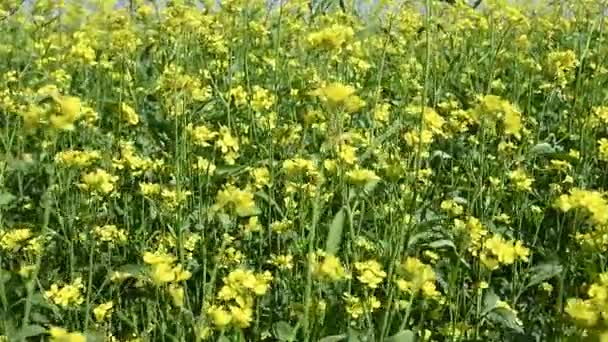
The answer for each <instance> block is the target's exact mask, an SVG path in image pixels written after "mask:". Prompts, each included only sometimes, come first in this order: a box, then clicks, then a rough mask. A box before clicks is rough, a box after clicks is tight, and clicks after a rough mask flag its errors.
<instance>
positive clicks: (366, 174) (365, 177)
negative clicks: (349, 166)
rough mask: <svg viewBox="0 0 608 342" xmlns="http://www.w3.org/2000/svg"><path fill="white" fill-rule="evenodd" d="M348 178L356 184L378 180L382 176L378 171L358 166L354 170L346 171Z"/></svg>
mask: <svg viewBox="0 0 608 342" xmlns="http://www.w3.org/2000/svg"><path fill="white" fill-rule="evenodd" d="M346 177H347V178H348V180H349V181H350V182H351V183H353V184H355V185H365V184H367V183H369V182H376V181H379V180H380V177H378V175H376V172H374V171H373V170H368V169H361V168H358V167H356V168H355V169H354V170H351V171H348V172H346Z"/></svg>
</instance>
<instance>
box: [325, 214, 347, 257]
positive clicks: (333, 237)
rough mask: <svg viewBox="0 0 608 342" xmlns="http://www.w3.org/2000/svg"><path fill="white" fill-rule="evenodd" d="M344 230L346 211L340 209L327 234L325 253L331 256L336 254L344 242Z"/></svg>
mask: <svg viewBox="0 0 608 342" xmlns="http://www.w3.org/2000/svg"><path fill="white" fill-rule="evenodd" d="M343 228H344V209H340V210H339V211H338V213H337V214H336V216H334V219H333V220H332V221H331V225H330V226H329V232H328V234H327V244H326V245H325V251H326V252H327V253H329V254H336V253H337V252H338V250H339V249H340V242H342V229H343Z"/></svg>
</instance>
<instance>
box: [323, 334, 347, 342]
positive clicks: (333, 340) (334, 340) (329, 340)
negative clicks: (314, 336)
mask: <svg viewBox="0 0 608 342" xmlns="http://www.w3.org/2000/svg"><path fill="white" fill-rule="evenodd" d="M346 337H347V336H346V335H345V334H342V335H332V336H325V337H323V338H322V339H320V340H319V341H317V342H338V341H342V340H344V339H345V338H346Z"/></svg>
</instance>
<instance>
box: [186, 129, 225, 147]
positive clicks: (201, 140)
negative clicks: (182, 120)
mask: <svg viewBox="0 0 608 342" xmlns="http://www.w3.org/2000/svg"><path fill="white" fill-rule="evenodd" d="M186 132H188V134H189V135H190V137H191V139H192V143H193V144H194V145H197V146H201V147H206V146H211V144H210V142H211V141H213V139H215V138H216V137H217V136H219V133H217V132H214V131H212V130H211V129H209V128H208V127H207V126H204V125H202V126H193V125H192V124H188V126H186Z"/></svg>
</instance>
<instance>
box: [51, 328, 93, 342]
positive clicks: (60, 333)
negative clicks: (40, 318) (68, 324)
mask: <svg viewBox="0 0 608 342" xmlns="http://www.w3.org/2000/svg"><path fill="white" fill-rule="evenodd" d="M49 335H51V341H52V342H86V340H87V338H86V336H84V335H83V334H81V333H79V332H68V331H67V330H66V329H63V328H58V327H52V328H50V329H49Z"/></svg>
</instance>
